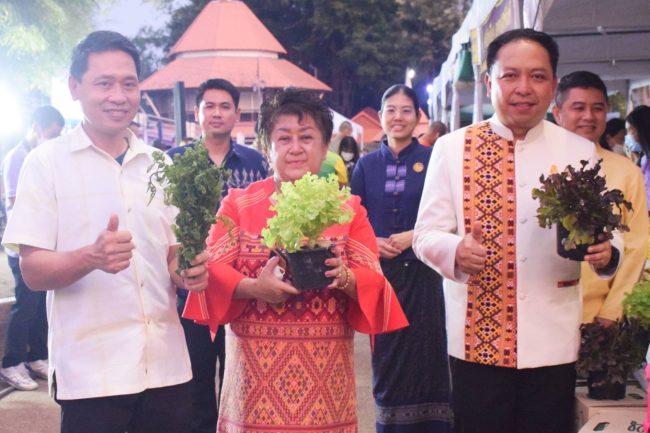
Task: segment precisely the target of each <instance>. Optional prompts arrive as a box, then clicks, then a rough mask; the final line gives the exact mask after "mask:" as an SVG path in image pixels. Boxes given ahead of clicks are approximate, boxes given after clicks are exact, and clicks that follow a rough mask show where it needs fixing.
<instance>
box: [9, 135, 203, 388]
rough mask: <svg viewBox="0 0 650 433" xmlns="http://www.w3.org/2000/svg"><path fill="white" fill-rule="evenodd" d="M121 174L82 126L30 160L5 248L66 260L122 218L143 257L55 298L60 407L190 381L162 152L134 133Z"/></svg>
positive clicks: (52, 347) (95, 274)
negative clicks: (158, 179)
mask: <svg viewBox="0 0 650 433" xmlns="http://www.w3.org/2000/svg"><path fill="white" fill-rule="evenodd" d="M128 142H129V143H130V145H129V148H128V150H127V152H126V154H125V156H124V160H123V163H122V165H120V164H119V163H118V162H117V161H116V160H115V159H114V158H112V157H111V156H110V155H108V154H107V153H105V152H104V151H102V150H101V149H99V148H98V147H96V146H95V145H94V144H93V143H92V141H91V140H90V138H89V137H88V136H87V135H86V133H85V131H84V130H83V128H82V127H81V126H79V127H77V128H76V129H75V130H73V131H72V132H71V133H70V134H67V135H65V136H61V137H59V138H57V139H54V140H51V141H48V142H46V143H43V144H42V145H40V146H39V147H38V148H36V149H34V151H32V152H30V154H29V155H28V156H27V158H26V160H25V163H24V165H23V169H22V172H21V181H20V184H19V186H18V192H17V196H16V203H15V205H14V208H13V212H12V215H11V218H10V220H9V221H8V224H7V228H6V230H5V233H4V237H3V240H2V242H3V245H5V246H6V245H13V246H14V247H15V246H16V245H19V244H22V245H30V246H33V247H37V248H43V249H47V250H52V251H57V252H65V251H72V250H76V249H78V248H81V247H84V246H87V245H90V244H93V243H94V242H95V240H96V239H97V236H98V235H99V233H100V232H101V231H102V230H104V229H105V228H106V226H107V224H108V220H109V217H110V215H111V214H116V215H118V217H119V230H128V231H129V232H130V233H131V235H132V237H133V243H134V245H135V249H134V250H133V258H132V259H131V265H130V266H129V267H128V268H127V269H125V270H123V271H121V272H119V273H117V274H109V273H106V272H103V271H101V270H95V271H92V272H90V273H89V274H87V275H86V276H85V277H83V278H81V279H79V280H78V281H76V282H75V283H73V284H71V285H70V286H68V287H65V288H61V289H58V290H51V291H48V293H47V316H48V323H49V338H48V342H49V351H50V383H52V380H51V379H52V374H53V373H54V374H56V384H57V391H56V397H57V398H59V399H63V400H67V399H81V398H92V397H105V396H112V395H122V394H133V393H138V392H141V391H143V390H145V389H148V388H157V387H163V386H171V385H176V384H180V383H184V382H187V381H189V380H190V379H191V377H192V372H191V368H190V362H189V356H188V353H187V347H186V344H185V338H184V335H183V330H182V328H181V325H180V321H179V318H178V314H177V312H176V308H175V306H176V293H175V288H174V287H173V285H172V282H171V279H170V277H169V273H168V271H167V255H168V252H169V248H170V246H172V245H173V244H174V243H175V242H176V240H175V238H174V235H173V232H172V230H171V225H172V223H173V220H174V217H175V215H176V209H175V208H173V207H170V206H166V205H165V204H164V202H163V196H162V190H161V189H160V188H159V189H158V192H157V194H156V196H155V197H154V198H153V201H152V202H151V203H149V204H148V202H149V195H148V193H147V184H148V182H149V173H148V172H147V169H148V167H149V166H150V165H151V163H152V161H153V160H152V157H151V155H152V153H153V152H158V150H157V149H154V148H152V147H149V146H146V145H145V144H144V143H143V142H141V141H140V140H138V139H137V138H136V137H135V136H134V135H133V134H130V135H129V137H128Z"/></svg>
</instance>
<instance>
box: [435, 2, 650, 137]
mask: <svg viewBox="0 0 650 433" xmlns="http://www.w3.org/2000/svg"><path fill="white" fill-rule="evenodd" d="M497 9H498V11H499V12H500V13H501V11H503V10H505V11H506V12H503V13H501V18H499V20H500V21H499V22H498V24H495V22H496V19H495V17H494V11H496V10H497ZM497 18H498V17H497ZM491 20H493V22H490V21H491ZM520 26H523V27H534V28H536V29H538V30H543V31H545V32H547V33H549V34H550V35H552V36H553V37H554V39H555V40H556V41H557V43H558V45H559V47H560V61H559V64H558V76H562V75H564V74H567V73H569V72H572V71H576V70H588V71H592V72H595V73H597V74H599V75H600V76H601V77H602V78H603V80H605V82H606V83H607V85H608V87H609V89H610V91H619V92H622V93H624V94H629V91H630V90H631V89H633V88H635V87H639V86H644V85H648V84H650V0H618V1H614V0H475V1H474V2H473V4H472V7H471V8H470V10H469V12H468V14H467V16H466V17H465V19H464V21H463V24H462V25H461V27H460V29H459V30H458V32H456V34H455V35H454V36H453V38H452V48H451V51H450V53H449V56H448V58H447V61H446V62H445V63H444V64H443V66H442V69H441V71H440V74H439V76H438V77H437V78H436V79H435V80H434V82H433V86H432V91H431V92H430V95H429V97H430V100H431V106H430V112H431V114H432V117H434V118H435V119H437V120H442V121H445V122H447V121H449V120H450V122H449V123H450V127H451V129H456V128H458V126H459V113H460V107H461V106H463V105H468V104H472V105H473V106H474V108H475V110H474V120H475V121H476V120H477V118H480V117H482V116H480V114H481V108H482V106H483V104H482V95H483V94H484V93H485V89H484V88H483V85H482V79H483V77H482V76H481V75H480V74H479V73H478V71H479V68H478V66H475V68H474V72H475V79H476V82H475V84H474V86H473V90H474V92H472V91H471V89H472V87H471V85H470V86H465V87H460V88H459V86H454V75H455V73H454V71H455V69H456V68H457V66H458V65H457V60H456V59H457V55H458V52H459V51H460V49H461V44H462V43H466V42H469V41H470V32H471V31H472V29H480V28H481V27H483V29H484V32H483V33H484V34H489V35H490V36H495V35H496V34H498V33H501V32H503V31H506V30H509V29H511V28H516V27H520ZM486 27H487V30H485V28H486ZM477 33H478V34H479V40H478V41H477V42H478V44H475V45H474V46H475V47H478V48H479V51H480V52H479V53H475V54H478V59H479V61H483V60H484V56H485V54H484V51H485V50H486V48H487V44H488V43H489V41H486V40H480V39H481V34H482V32H481V31H478V32H477ZM443 108H445V109H443Z"/></svg>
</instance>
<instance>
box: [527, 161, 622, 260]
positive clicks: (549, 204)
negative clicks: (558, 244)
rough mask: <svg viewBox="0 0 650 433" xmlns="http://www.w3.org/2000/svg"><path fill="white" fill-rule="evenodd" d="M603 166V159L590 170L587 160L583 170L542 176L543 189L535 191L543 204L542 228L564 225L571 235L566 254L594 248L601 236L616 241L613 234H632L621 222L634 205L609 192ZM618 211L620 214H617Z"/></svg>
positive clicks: (540, 213)
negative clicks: (582, 248) (625, 212)
mask: <svg viewBox="0 0 650 433" xmlns="http://www.w3.org/2000/svg"><path fill="white" fill-rule="evenodd" d="M601 162H602V159H601V160H599V161H598V162H597V163H596V164H595V165H594V166H593V167H592V168H587V164H588V162H587V161H584V160H583V161H580V165H581V167H580V168H579V169H575V168H574V167H572V166H571V165H568V166H567V167H566V168H565V169H564V170H563V171H561V172H559V173H551V174H550V175H549V176H548V177H545V176H544V175H542V176H541V177H540V178H539V181H540V182H541V184H542V186H541V187H540V188H533V198H535V199H537V200H539V208H538V209H537V219H538V221H539V225H540V226H541V227H548V228H550V227H551V226H552V225H553V224H558V225H562V226H563V227H564V228H565V229H566V230H567V231H568V232H569V235H568V237H567V240H566V242H565V243H564V248H565V249H566V250H571V249H575V248H576V246H578V245H590V244H593V243H594V242H595V241H596V235H597V234H599V233H604V234H605V238H606V239H612V237H613V236H612V231H614V230H620V231H629V230H630V229H629V228H628V227H627V226H626V225H625V224H623V223H622V222H621V211H622V209H623V208H625V209H627V210H632V204H631V203H630V202H629V201H627V200H625V198H624V197H623V193H622V192H621V191H620V190H618V189H613V190H608V189H607V185H606V183H605V178H604V177H603V176H601V175H599V174H598V173H599V172H600V168H601ZM614 207H616V208H617V210H618V212H614Z"/></svg>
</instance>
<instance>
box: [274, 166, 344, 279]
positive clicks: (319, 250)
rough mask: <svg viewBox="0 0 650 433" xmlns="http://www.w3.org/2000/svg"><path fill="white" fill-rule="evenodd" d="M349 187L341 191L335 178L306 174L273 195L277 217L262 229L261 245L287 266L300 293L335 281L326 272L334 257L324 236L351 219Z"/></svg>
mask: <svg viewBox="0 0 650 433" xmlns="http://www.w3.org/2000/svg"><path fill="white" fill-rule="evenodd" d="M349 198H350V190H349V188H347V187H344V188H342V189H339V184H338V180H337V179H336V176H334V175H330V177H328V178H319V177H318V176H316V175H313V174H309V173H307V174H305V175H304V176H303V177H302V178H301V179H298V180H297V181H295V182H284V183H282V185H281V187H280V191H279V192H275V193H273V195H272V196H271V201H272V202H273V203H274V204H273V205H272V207H271V209H272V210H274V211H276V215H275V216H274V217H273V218H271V219H270V220H269V221H268V225H267V227H266V228H265V229H264V230H262V243H263V244H264V245H266V246H267V247H268V248H270V249H272V250H274V251H276V252H277V253H278V254H279V255H280V256H281V257H282V258H283V259H284V260H285V261H286V262H287V265H288V271H289V273H290V276H291V279H292V282H293V285H294V286H295V287H296V288H298V289H301V290H311V289H320V288H323V287H326V286H327V285H329V284H330V283H331V282H332V280H333V279H332V278H327V277H325V275H324V272H325V271H326V270H327V267H326V266H325V259H326V258H327V257H331V256H332V253H331V251H330V242H329V240H327V239H325V238H323V236H322V233H323V231H324V230H325V229H327V228H328V227H330V226H332V225H334V224H345V223H348V222H350V221H351V220H352V209H350V208H349V207H347V206H345V202H346V201H347V200H348V199H349Z"/></svg>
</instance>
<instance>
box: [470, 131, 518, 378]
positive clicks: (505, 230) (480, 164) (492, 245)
mask: <svg viewBox="0 0 650 433" xmlns="http://www.w3.org/2000/svg"><path fill="white" fill-rule="evenodd" d="M463 217H464V224H465V231H466V233H467V232H469V230H470V227H471V226H472V223H473V222H474V221H478V222H480V223H481V226H482V229H483V246H485V248H486V249H487V263H486V266H485V269H483V270H482V271H481V272H480V273H478V274H476V275H473V276H471V277H470V279H469V281H468V284H467V317H466V318H465V360H467V361H470V362H476V363H479V364H485V365H495V366H501V367H512V368H515V367H516V366H517V273H516V266H515V265H516V256H515V245H516V243H515V233H516V231H515V227H516V226H515V217H516V201H515V160H514V143H513V142H512V141H508V140H506V139H505V138H503V137H501V136H499V135H497V134H496V133H494V131H492V128H491V127H490V124H489V123H488V122H484V123H481V124H478V125H474V126H470V127H468V128H467V131H466V133H465V145H464V151H463Z"/></svg>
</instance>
